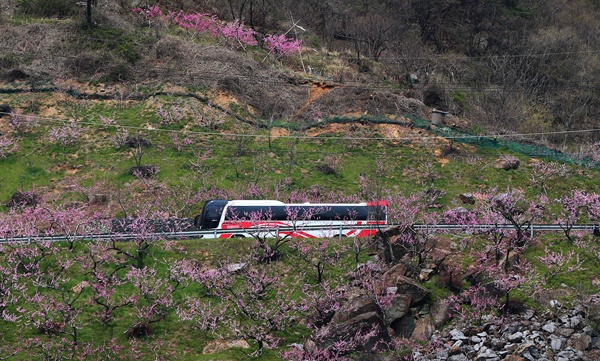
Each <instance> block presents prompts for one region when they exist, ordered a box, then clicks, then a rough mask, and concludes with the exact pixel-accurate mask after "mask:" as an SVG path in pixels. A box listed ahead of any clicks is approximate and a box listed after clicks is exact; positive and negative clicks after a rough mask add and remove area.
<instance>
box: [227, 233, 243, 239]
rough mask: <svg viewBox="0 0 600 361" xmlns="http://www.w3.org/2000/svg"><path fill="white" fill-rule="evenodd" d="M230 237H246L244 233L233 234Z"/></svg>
mask: <svg viewBox="0 0 600 361" xmlns="http://www.w3.org/2000/svg"><path fill="white" fill-rule="evenodd" d="M229 238H244V235H243V234H232V235H231V237H229Z"/></svg>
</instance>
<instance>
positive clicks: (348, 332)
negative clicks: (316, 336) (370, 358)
mask: <svg viewBox="0 0 600 361" xmlns="http://www.w3.org/2000/svg"><path fill="white" fill-rule="evenodd" d="M334 318H335V316H334ZM321 334H323V335H327V337H325V338H324V339H322V340H319V343H320V345H319V346H320V347H323V348H327V347H330V346H332V345H333V344H334V343H336V342H339V341H350V340H351V339H353V338H354V340H355V341H359V345H358V346H357V348H356V350H357V351H373V350H375V348H376V347H379V348H385V347H384V346H385V345H384V344H385V343H389V341H390V340H391V338H390V335H389V334H388V332H387V328H386V327H385V325H384V324H383V319H382V317H381V315H380V314H379V312H366V313H361V314H358V315H357V316H355V317H353V318H350V319H346V320H344V321H340V322H331V323H329V324H328V325H327V326H325V327H323V329H322V331H321Z"/></svg>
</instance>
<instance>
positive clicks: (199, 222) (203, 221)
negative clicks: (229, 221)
mask: <svg viewBox="0 0 600 361" xmlns="http://www.w3.org/2000/svg"><path fill="white" fill-rule="evenodd" d="M227 202H228V201H227V200H224V199H213V200H210V201H206V203H205V204H204V208H202V213H200V215H199V216H197V217H196V218H194V226H195V227H196V228H198V229H214V228H218V227H219V221H220V220H221V215H222V214H223V209H224V208H225V206H226V205H227Z"/></svg>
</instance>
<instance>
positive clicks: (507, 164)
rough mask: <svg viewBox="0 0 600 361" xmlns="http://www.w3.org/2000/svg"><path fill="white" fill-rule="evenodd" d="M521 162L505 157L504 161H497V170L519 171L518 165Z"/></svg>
mask: <svg viewBox="0 0 600 361" xmlns="http://www.w3.org/2000/svg"><path fill="white" fill-rule="evenodd" d="M520 164H521V161H520V160H519V159H517V158H514V157H505V159H501V160H499V161H498V168H500V169H504V170H516V169H519V165H520Z"/></svg>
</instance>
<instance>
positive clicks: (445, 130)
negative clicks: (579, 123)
mask: <svg viewBox="0 0 600 361" xmlns="http://www.w3.org/2000/svg"><path fill="white" fill-rule="evenodd" d="M403 118H404V119H408V120H410V123H407V122H402V121H399V120H395V119H390V118H389V117H385V116H370V115H362V116H359V117H331V118H327V119H325V120H322V121H319V122H316V123H311V124H304V126H300V127H296V129H297V130H304V129H309V128H313V127H318V126H322V125H326V124H336V123H337V124H346V123H357V122H359V123H364V124H368V123H372V124H399V125H404V126H406V125H411V126H414V127H417V128H421V129H426V130H427V131H429V132H430V133H433V134H436V135H438V136H441V137H444V138H446V139H448V140H452V141H454V142H458V143H464V144H470V145H473V146H476V147H482V148H489V149H498V150H502V151H510V152H515V153H521V154H524V155H527V156H529V157H536V158H546V159H549V160H551V161H556V162H561V163H567V164H576V165H582V166H587V167H590V168H594V169H600V164H599V163H598V162H595V161H594V160H592V159H589V158H579V157H577V158H576V157H573V156H570V155H568V154H565V153H563V152H560V151H558V150H555V149H550V148H546V147H542V146H539V145H534V144H528V143H521V142H517V141H511V140H508V139H506V138H505V137H490V136H479V135H474V134H470V133H466V132H463V131H459V130H456V129H452V128H449V127H437V126H432V125H431V122H430V121H428V120H426V119H423V118H420V117H417V116H415V115H413V114H404V115H403Z"/></svg>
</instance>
